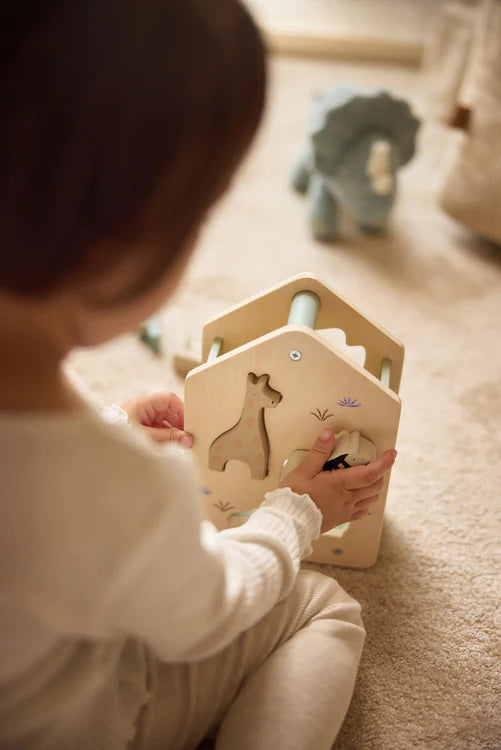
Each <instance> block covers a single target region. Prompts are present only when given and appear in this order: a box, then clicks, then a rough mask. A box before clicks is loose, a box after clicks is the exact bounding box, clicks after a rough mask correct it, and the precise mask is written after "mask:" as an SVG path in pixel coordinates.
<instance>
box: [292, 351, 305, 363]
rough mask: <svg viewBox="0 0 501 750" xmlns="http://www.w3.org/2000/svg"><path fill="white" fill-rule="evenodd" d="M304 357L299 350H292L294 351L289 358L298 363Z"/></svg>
mask: <svg viewBox="0 0 501 750" xmlns="http://www.w3.org/2000/svg"><path fill="white" fill-rule="evenodd" d="M302 356H303V355H302V354H301V352H298V350H297V349H293V350H292V351H291V352H290V354H289V357H290V358H291V359H292V360H293V361H294V362H297V361H298V360H299V359H301V357H302Z"/></svg>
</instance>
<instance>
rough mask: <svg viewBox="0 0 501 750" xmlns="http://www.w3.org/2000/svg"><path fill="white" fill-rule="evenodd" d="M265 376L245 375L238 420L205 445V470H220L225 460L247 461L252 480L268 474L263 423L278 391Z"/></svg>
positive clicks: (267, 446) (278, 397) (276, 398)
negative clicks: (245, 381) (206, 463)
mask: <svg viewBox="0 0 501 750" xmlns="http://www.w3.org/2000/svg"><path fill="white" fill-rule="evenodd" d="M269 379H270V376H269V375H260V376H257V375H255V374H254V373H253V372H250V373H249V374H248V376H247V390H246V393H245V399H244V405H243V408H242V413H241V415H240V419H239V420H238V422H237V423H236V424H235V425H234V426H233V427H231V428H230V429H229V430H226V431H225V432H223V433H221V435H219V437H217V438H216V439H215V440H214V442H213V443H212V445H211V446H210V448H209V469H212V471H224V469H225V467H226V464H227V463H228V461H231V460H237V461H243V462H244V463H246V464H248V466H249V467H250V470H251V477H252V479H264V478H265V477H266V476H267V475H268V465H269V459H270V441H269V440H268V434H267V432H266V425H265V422H264V410H265V407H267V408H270V409H274V408H275V406H277V404H278V403H279V401H280V400H281V399H282V394H281V393H279V392H278V391H275V390H274V389H273V388H271V387H270V386H269V385H268V381H269Z"/></svg>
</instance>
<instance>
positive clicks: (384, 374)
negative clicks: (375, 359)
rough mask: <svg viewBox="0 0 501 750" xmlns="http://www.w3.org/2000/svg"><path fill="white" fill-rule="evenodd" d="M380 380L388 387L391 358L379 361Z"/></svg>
mask: <svg viewBox="0 0 501 750" xmlns="http://www.w3.org/2000/svg"><path fill="white" fill-rule="evenodd" d="M379 379H380V381H381V382H382V384H383V385H385V386H386V387H387V388H389V387H390V382H391V359H386V358H385V359H383V360H382V362H381V376H380V378H379Z"/></svg>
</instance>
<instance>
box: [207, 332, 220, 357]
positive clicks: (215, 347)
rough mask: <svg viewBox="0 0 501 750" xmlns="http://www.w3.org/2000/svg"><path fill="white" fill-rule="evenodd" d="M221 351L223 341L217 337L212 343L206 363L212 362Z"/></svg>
mask: <svg viewBox="0 0 501 750" xmlns="http://www.w3.org/2000/svg"><path fill="white" fill-rule="evenodd" d="M222 351H223V339H222V338H219V336H217V337H216V338H215V339H214V341H213V342H212V345H211V348H210V351H209V356H208V357H207V362H212V360H213V359H217V357H219V355H220V354H221V352H222Z"/></svg>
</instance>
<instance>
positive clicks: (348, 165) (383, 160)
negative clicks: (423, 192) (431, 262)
mask: <svg viewBox="0 0 501 750" xmlns="http://www.w3.org/2000/svg"><path fill="white" fill-rule="evenodd" d="M418 127H419V120H418V119H417V118H416V117H414V115H413V114H412V112H411V109H410V107H409V105H408V103H407V102H406V101H404V100H403V99H396V98H395V97H393V96H391V95H390V94H388V93H387V92H385V91H378V92H376V93H373V94H367V93H363V92H360V91H358V90H356V89H352V88H334V89H332V90H330V91H327V92H326V93H325V94H323V95H321V96H320V97H318V98H317V100H316V102H315V107H314V112H313V118H312V123H311V127H310V131H309V139H308V146H307V149H306V151H305V152H304V153H303V155H302V156H301V158H300V160H299V162H298V164H297V165H296V168H295V170H294V174H293V181H292V183H293V187H294V188H295V190H297V191H299V192H300V193H305V192H307V193H308V201H309V208H310V223H311V229H312V232H313V235H314V237H316V238H317V239H319V240H330V239H333V238H334V237H335V236H336V235H337V229H338V212H339V207H340V206H343V207H344V208H346V209H347V210H348V211H349V212H350V213H351V214H352V215H353V216H354V217H355V220H356V222H357V224H358V225H359V227H360V228H361V229H362V230H364V231H366V232H379V231H380V230H381V229H382V228H383V227H384V225H385V223H386V220H387V217H388V214H389V212H390V210H391V207H392V206H393V203H394V202H395V197H396V192H397V171H398V169H399V168H400V167H402V166H403V165H404V164H407V162H408V161H410V160H411V159H412V157H413V155H414V149H415V139H416V132H417V130H418Z"/></svg>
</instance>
